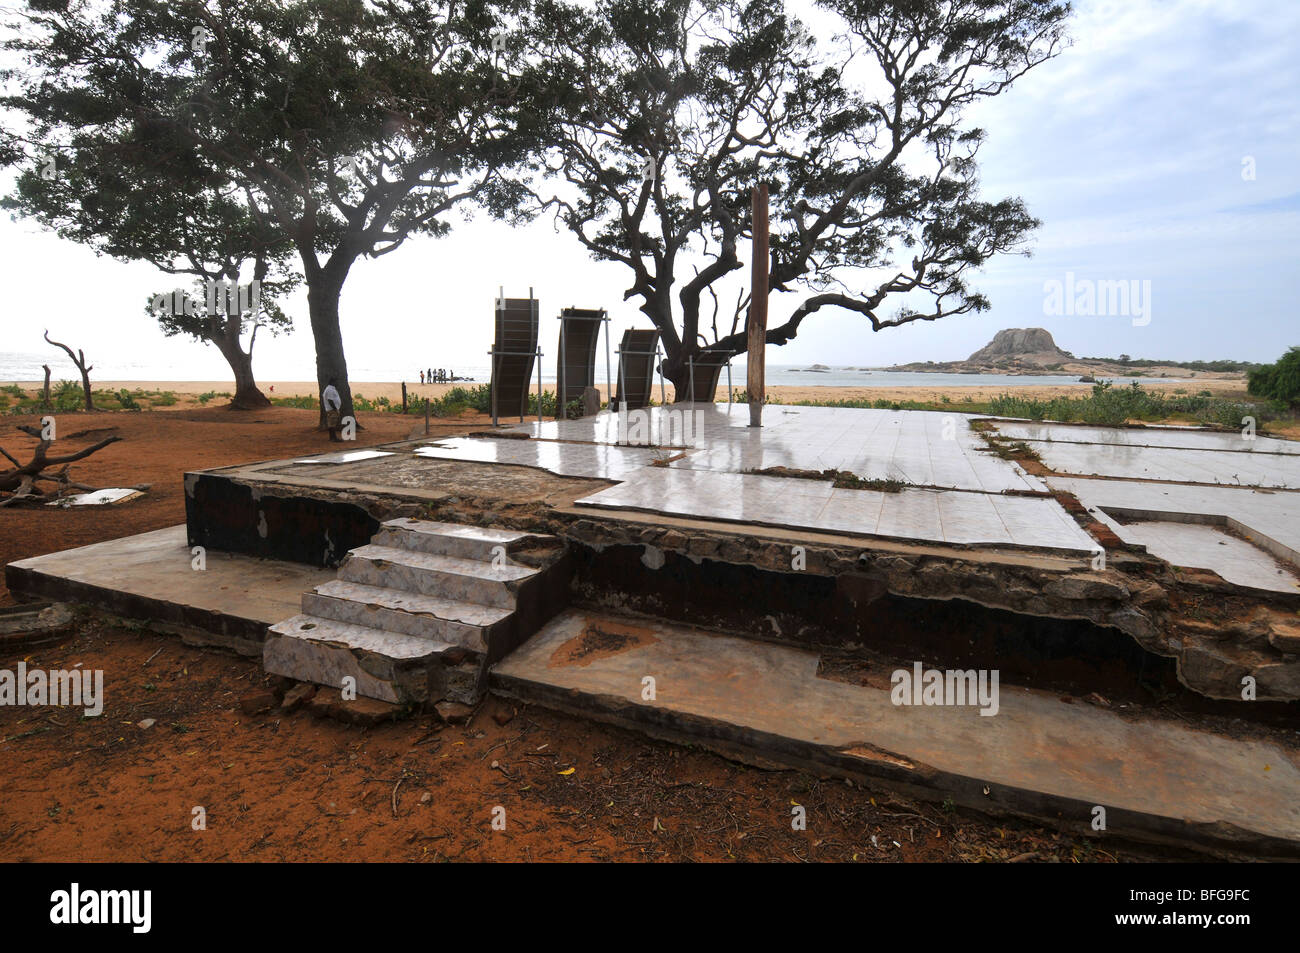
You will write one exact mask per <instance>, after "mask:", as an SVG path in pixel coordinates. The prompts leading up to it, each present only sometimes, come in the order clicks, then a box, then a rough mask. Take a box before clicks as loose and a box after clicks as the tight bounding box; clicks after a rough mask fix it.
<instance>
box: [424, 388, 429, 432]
mask: <svg viewBox="0 0 1300 953" xmlns="http://www.w3.org/2000/svg"><path fill="white" fill-rule="evenodd" d="M424 432H425V434H426V435H427V434H428V433H429V398H427V397H426V398H424Z"/></svg>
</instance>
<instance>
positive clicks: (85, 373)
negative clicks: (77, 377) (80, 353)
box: [79, 358, 95, 411]
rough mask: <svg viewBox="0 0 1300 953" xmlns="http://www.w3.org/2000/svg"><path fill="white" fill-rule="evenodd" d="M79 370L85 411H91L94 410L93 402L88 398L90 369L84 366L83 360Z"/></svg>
mask: <svg viewBox="0 0 1300 953" xmlns="http://www.w3.org/2000/svg"><path fill="white" fill-rule="evenodd" d="M79 369H80V371H81V386H82V387H83V388H85V391H86V410H87V411H92V410H94V409H95V401H94V399H93V398H91V396H90V368H89V367H87V366H86V361H85V359H84V358H83V359H82V361H81V365H80V368H79Z"/></svg>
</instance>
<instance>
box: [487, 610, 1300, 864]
mask: <svg viewBox="0 0 1300 953" xmlns="http://www.w3.org/2000/svg"><path fill="white" fill-rule="evenodd" d="M818 666H819V658H818V655H817V654H816V653H815V652H810V651H807V650H804V649H798V648H792V647H787V646H780V645H773V644H769V643H762V642H753V641H749V640H747V639H741V638H735V637H731V636H724V635H720V634H718V633H713V632H704V631H700V630H696V629H690V628H687V627H685V626H681V625H668V624H663V623H658V622H653V621H647V620H643V619H631V618H620V617H616V616H609V615H605V614H602V613H595V612H585V611H580V610H568V611H565V612H563V613H561V614H560V615H557V616H556V617H555V618H553V619H552V620H551V621H550V622H549V623H548V624H546V625H545V626H544V627H542V629H541V630H539V631H538V632H537V634H536V635H534V636H533V637H532V638H531V639H530V640H529V641H527V642H526V643H524V644H523V645H522V646H520V647H519V648H518V649H517V650H516V651H515V652H514V653H513V654H512V655H510V656H508V657H507V658H505V659H503V660H502V661H500V662H498V663H497V664H496V665H495V666H494V667H493V669H492V672H491V685H492V687H493V689H494V690H496V691H499V692H504V693H506V694H509V695H513V696H515V697H517V698H521V699H524V700H527V701H532V702H536V703H539V704H543V705H547V706H550V707H552V708H557V709H560V710H563V711H569V712H573V713H577V714H581V715H584V716H586V717H593V718H598V719H601V720H604V721H610V722H613V723H615V724H620V725H623V726H625V727H629V728H639V729H641V730H643V731H646V732H648V733H650V734H653V735H655V736H657V737H668V738H674V739H677V740H680V741H683V742H693V743H695V744H699V745H702V746H704V747H708V748H712V749H713V750H715V751H718V752H719V753H721V754H724V755H730V756H732V757H739V758H741V759H742V760H746V759H749V760H752V759H755V758H757V759H761V760H762V761H766V762H773V761H776V762H780V763H786V764H790V765H792V766H795V767H801V768H804V769H807V768H808V767H809V766H813V768H814V770H817V771H819V772H827V773H832V774H840V775H843V776H846V777H850V778H864V777H865V778H866V779H869V780H871V781H873V782H874V783H878V784H884V785H886V786H897V787H898V788H900V789H901V790H904V791H907V792H910V793H912V794H916V795H918V796H921V797H926V798H928V799H932V800H934V801H939V800H942V799H951V800H952V801H953V802H955V803H956V804H958V805H961V806H964V807H969V808H972V809H975V810H979V811H983V812H986V813H991V814H994V815H998V816H1002V815H1006V814H1012V815H1022V816H1024V815H1028V816H1031V817H1034V818H1037V819H1039V820H1040V821H1042V822H1044V823H1047V824H1051V825H1054V826H1057V827H1060V828H1061V829H1063V830H1065V831H1067V832H1069V833H1071V834H1072V835H1077V836H1080V837H1091V836H1096V833H1097V832H1096V831H1094V829H1093V827H1092V823H1093V820H1094V818H1096V817H1097V816H1098V814H1097V811H1096V809H1097V808H1098V807H1101V808H1104V809H1105V815H1104V817H1105V822H1106V826H1105V831H1106V833H1105V835H1104V836H1107V837H1109V836H1112V835H1114V836H1119V837H1122V838H1127V839H1133V840H1143V841H1149V842H1154V843H1164V844H1176V845H1178V846H1181V847H1186V848H1191V849H1195V850H1201V851H1207V850H1208V851H1210V852H1212V853H1218V854H1222V855H1227V856H1233V857H1250V858H1251V859H1255V860H1261V859H1266V858H1292V859H1294V858H1297V857H1300V798H1297V797H1296V793H1297V792H1298V791H1300V759H1297V758H1296V756H1295V754H1294V753H1293V752H1292V751H1290V750H1288V749H1286V748H1284V747H1282V746H1281V745H1279V744H1277V743H1275V742H1274V741H1272V740H1268V739H1267V737H1266V736H1265V735H1263V733H1262V732H1261V733H1260V735H1259V736H1258V737H1250V736H1245V737H1233V736H1229V735H1226V734H1221V733H1218V732H1214V731H1210V730H1207V729H1205V728H1202V727H1193V726H1189V725H1183V724H1181V723H1178V722H1174V721H1172V720H1169V719H1155V718H1135V717H1129V716H1127V715H1125V714H1122V713H1117V712H1113V711H1109V710H1107V709H1104V708H1099V707H1095V706H1092V705H1085V704H1080V703H1077V702H1076V703H1074V704H1067V703H1066V702H1065V701H1063V700H1062V699H1061V698H1060V697H1059V695H1057V694H1056V693H1048V692H1040V691H1033V690H1030V689H1025V688H1020V687H1015V686H1010V685H1002V686H1000V690H999V691H998V692H997V693H996V696H995V697H996V707H994V706H993V705H986V706H983V707H980V706H977V705H972V704H947V705H895V704H894V699H893V697H892V694H893V693H892V691H891V688H890V687H887V686H882V687H874V686H870V685H858V684H850V683H847V682H842V681H836V680H833V679H829V678H823V677H821V676H820V675H819V674H818V671H819V669H818ZM899 667H900V669H901V670H902V671H903V673H904V675H909V674H910V671H909V670H910V669H911V666H909V665H907V664H906V663H900V666H899ZM647 675H652V676H653V677H654V679H655V686H656V691H655V696H656V697H655V698H654V699H653V700H647V699H646V698H645V697H644V695H643V692H644V690H645V683H644V681H643V679H644V678H645V676H647ZM895 677H896V676H892V675H891V683H892V682H893V679H894V678H895ZM882 681H883V680H882ZM983 712H988V714H984V713H983Z"/></svg>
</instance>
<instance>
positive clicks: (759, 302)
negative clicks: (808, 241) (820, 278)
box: [745, 183, 768, 427]
mask: <svg viewBox="0 0 1300 953" xmlns="http://www.w3.org/2000/svg"><path fill="white" fill-rule="evenodd" d="M753 201H754V213H753V222H754V237H753V241H752V243H751V244H752V252H751V255H750V257H751V258H752V259H753V261H752V263H751V270H750V282H749V287H750V293H749V353H748V355H747V356H746V358H745V376H746V381H745V389H746V391H747V393H748V395H749V425H750V426H751V427H761V426H763V398H764V397H765V396H766V391H765V383H764V376H765V375H764V373H763V371H764V365H763V362H764V360H765V359H766V338H767V266H768V262H767V259H768V250H767V184H766V183H763V184H762V185H756V186H754V195H753Z"/></svg>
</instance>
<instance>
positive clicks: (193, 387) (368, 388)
mask: <svg viewBox="0 0 1300 953" xmlns="http://www.w3.org/2000/svg"><path fill="white" fill-rule="evenodd" d="M7 383H11V382H9V381H0V384H7ZM16 383H17V384H18V385H19V386H20V387H23V388H26V389H27V390H29V391H39V390H40V388H41V386H42V382H41V381H17V382H16ZM91 386H92V387H93V388H94V389H95V390H101V389H102V390H114V391H116V390H120V389H121V388H126V389H127V390H130V391H134V390H137V389H141V390H146V391H172V392H173V393H174V394H176V395H177V396H178V397H187V396H188V397H197V396H198V395H200V394H206V393H211V392H216V393H233V392H234V389H235V387H234V383H233V382H232V381H113V380H103V381H101V380H95V379H94V378H92V379H91ZM258 386H259V387H260V388H261V390H262V393H264V394H266V395H267V396H268V397H299V396H302V395H304V394H309V395H312V396H316V394H317V388H316V383H315V382H314V381H265V382H259V384H258ZM457 386H460V387H476V386H478V384H473V383H471V384H419V383H415V384H411V383H408V384H407V385H406V393H407V399H408V400H416V399H422V398H425V397H434V398H436V397H441V396H442V395H443V394H445V393H447V391H449V390H451V388H453V387H457ZM733 386H734V387H735V388H736V389H737V390H740V389H743V388H744V386H745V382H744V380H743V379H740V378H738V379H737V380H736V381H735V382H734V384H733ZM1142 386H1143V387H1144V388H1146V389H1148V390H1151V391H1161V392H1164V393H1173V392H1174V391H1177V390H1181V391H1183V392H1185V393H1188V394H1196V393H1199V392H1201V391H1203V390H1208V391H1210V392H1212V393H1213V394H1214V395H1215V396H1221V397H1244V396H1245V393H1246V382H1245V379H1244V378H1243V377H1239V376H1235V377H1209V376H1207V377H1205V378H1200V377H1197V378H1196V379H1195V380H1177V381H1174V380H1161V379H1160V378H1151V379H1149V380H1145V379H1144V380H1142ZM554 387H555V385H554V384H553V383H549V382H548V383H546V384H545V385H544V389H548V390H551V389H554ZM1089 387H1090V385H1088V384H1077V383H1075V384H1060V385H1044V384H1027V385H1023V386H1018V385H1015V384H1006V383H999V384H992V385H990V384H970V385H962V386H948V387H943V386H936V387H927V386H925V385H924V384H921V385H914V386H908V387H899V386H892V387H816V386H811V387H808V386H805V387H800V386H770V387H768V388H767V393H768V400H769V401H771V402H781V401H786V402H789V401H807V400H817V401H821V400H861V399H867V400H891V401H895V400H896V401H906V400H915V401H938V400H941V399H942V398H944V397H947V398H948V399H949V400H950V401H952V402H954V403H956V402H959V401H962V400H964V399H965V398H967V397H969V398H970V399H971V400H972V401H982V400H988V399H990V398H992V397H996V396H997V395H998V394H1001V393H1006V392H1008V391H1015V392H1016V393H1017V394H1020V395H1022V396H1025V397H1035V398H1049V397H1062V396H1076V397H1082V396H1084V395H1086V394H1087V393H1088V391H1089ZM532 390H533V391H536V390H537V387H536V385H534V386H533V387H532ZM352 393H353V394H359V395H361V396H364V397H367V398H369V399H371V400H374V399H376V398H378V397H387V398H388V399H389V400H390V401H396V402H400V401H401V399H402V385H401V382H400V381H353V382H352ZM667 395H668V399H669V400H672V399H673V388H672V386H671V385H669V386H668V387H667ZM602 396H603V389H602ZM717 396H718V399H719V400H725V399H726V383H725V381H724V382H723V383H722V384H721V385H720V386H719V387H718V394H717ZM659 397H660V393H659V387H658V386H657V385H656V387H655V388H654V399H655V400H659ZM189 406H193V403H192V402H190V401H185V400H181V401H179V402H178V403H177V404H175V405H173V407H174V408H183V407H189ZM158 409H159V410H165V409H168V408H161V407H160V408H158Z"/></svg>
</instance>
